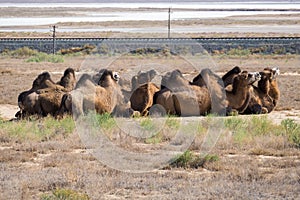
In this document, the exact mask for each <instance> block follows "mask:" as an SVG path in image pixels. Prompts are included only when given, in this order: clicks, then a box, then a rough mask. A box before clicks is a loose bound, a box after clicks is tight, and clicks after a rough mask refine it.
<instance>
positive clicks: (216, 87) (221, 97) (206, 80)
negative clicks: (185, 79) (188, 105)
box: [191, 68, 227, 115]
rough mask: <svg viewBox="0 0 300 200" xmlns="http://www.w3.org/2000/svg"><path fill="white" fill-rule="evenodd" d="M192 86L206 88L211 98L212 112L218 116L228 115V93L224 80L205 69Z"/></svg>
mask: <svg viewBox="0 0 300 200" xmlns="http://www.w3.org/2000/svg"><path fill="white" fill-rule="evenodd" d="M191 84H192V85H197V86H199V87H206V88H207V89H208V91H209V95H210V98H211V103H212V106H211V112H212V113H214V114H218V115H226V105H227V101H226V93H225V89H224V85H223V80H222V79H221V78H220V77H219V76H218V75H216V74H215V73H213V72H212V71H211V70H210V69H207V68H206V69H203V70H201V72H200V73H199V74H198V75H197V76H196V77H195V78H194V79H193V81H192V82H191Z"/></svg>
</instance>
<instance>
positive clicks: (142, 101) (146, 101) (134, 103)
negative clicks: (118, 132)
mask: <svg viewBox="0 0 300 200" xmlns="http://www.w3.org/2000/svg"><path fill="white" fill-rule="evenodd" d="M158 91H159V87H158V86H156V85H155V84H154V83H151V82H149V83H146V84H144V85H141V86H139V87H138V88H137V89H136V90H134V92H133V93H132V95H131V97H130V103H131V108H132V109H133V110H136V111H139V112H140V113H141V115H143V116H146V115H147V114H148V110H149V108H150V107H151V106H152V105H153V97H154V94H155V93H156V92H158Z"/></svg>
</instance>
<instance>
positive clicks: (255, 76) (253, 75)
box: [248, 72, 261, 85]
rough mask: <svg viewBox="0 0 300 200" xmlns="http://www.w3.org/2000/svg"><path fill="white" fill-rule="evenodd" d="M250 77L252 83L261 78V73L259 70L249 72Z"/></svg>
mask: <svg viewBox="0 0 300 200" xmlns="http://www.w3.org/2000/svg"><path fill="white" fill-rule="evenodd" d="M248 77H249V83H250V84H251V85H252V84H253V83H255V82H256V81H259V80H260V79H261V75H260V73H259V72H249V74H248Z"/></svg>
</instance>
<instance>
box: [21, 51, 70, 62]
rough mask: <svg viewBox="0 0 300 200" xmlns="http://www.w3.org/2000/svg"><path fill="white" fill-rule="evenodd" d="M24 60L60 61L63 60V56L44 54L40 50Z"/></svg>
mask: <svg viewBox="0 0 300 200" xmlns="http://www.w3.org/2000/svg"><path fill="white" fill-rule="evenodd" d="M26 62H37V63H39V62H51V63H62V62H64V58H63V56H61V55H53V54H46V53H43V52H40V53H38V54H36V55H34V56H32V57H30V58H29V59H27V60H26Z"/></svg>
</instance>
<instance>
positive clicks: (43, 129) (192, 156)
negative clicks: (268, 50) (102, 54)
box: [0, 7, 300, 200]
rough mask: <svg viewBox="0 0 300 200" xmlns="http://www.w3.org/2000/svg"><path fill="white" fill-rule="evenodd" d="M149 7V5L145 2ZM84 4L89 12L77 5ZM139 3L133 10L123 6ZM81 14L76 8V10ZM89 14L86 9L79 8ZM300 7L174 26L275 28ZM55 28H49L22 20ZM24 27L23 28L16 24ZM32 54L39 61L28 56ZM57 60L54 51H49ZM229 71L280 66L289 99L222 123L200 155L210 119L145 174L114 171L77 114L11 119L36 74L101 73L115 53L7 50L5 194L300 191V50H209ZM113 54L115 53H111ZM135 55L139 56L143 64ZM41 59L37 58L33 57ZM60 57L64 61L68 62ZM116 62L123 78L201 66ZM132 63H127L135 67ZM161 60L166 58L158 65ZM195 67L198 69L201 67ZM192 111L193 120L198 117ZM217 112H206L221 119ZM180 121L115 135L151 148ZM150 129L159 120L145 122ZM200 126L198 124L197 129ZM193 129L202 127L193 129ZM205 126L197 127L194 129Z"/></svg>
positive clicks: (0, 66)
mask: <svg viewBox="0 0 300 200" xmlns="http://www.w3.org/2000/svg"><path fill="white" fill-rule="evenodd" d="M80 9H81V10H79V9H78V8H68V10H66V8H43V9H40V10H39V11H37V10H36V8H13V7H11V8H0V17H10V16H14V17H23V16H27V17H53V16H61V17H65V16H69V15H72V16H75V15H76V16H78V17H80V16H81V15H83V13H84V12H99V13H102V12H109V11H115V12H119V11H120V10H117V9H113V10H111V9H109V8H80ZM141 9H144V10H145V11H148V8H139V10H141ZM78 11H81V12H78ZM122 11H134V9H128V10H124V9H123V10H122ZM76 13H77V14H76ZM80 13H81V14H80ZM299 18H300V16H299V14H290V15H278V16H264V15H261V16H235V17H227V18H224V19H206V20H188V21H186V20H181V21H180V20H178V21H175V20H174V21H172V27H183V28H184V27H193V26H204V27H205V26H212V25H217V26H220V27H222V26H223V25H228V26H236V27H239V26H243V25H248V26H256V25H265V26H269V25H270V26H276V25H282V24H283V25H291V26H295V25H296V26H297V25H299V22H300V21H299ZM166 24H167V22H166V21H160V22H158V21H144V22H142V23H141V22H140V21H137V22H135V21H126V22H124V21H123V22H97V23H95V22H90V23H80V22H77V23H67V22H66V23H59V24H57V25H58V26H59V27H64V28H70V29H72V28H97V27H100V28H113V27H118V28H130V27H135V28H136V27H138V28H139V27H161V28H166ZM45 27H46V28H49V27H48V25H47V26H46V25H45V26H40V27H39V26H35V27H29V26H28V27H17V28H20V29H22V28H26V29H27V28H45ZM12 28H16V27H12ZM57 36H58V37H109V38H111V37H135V38H136V37H166V34H163V33H125V32H112V31H108V32H63V31H59V32H58V35H57ZM171 36H172V37H188V38H189V37H249V36H256V37H260V36H276V37H278V36H298V37H299V33H272V32H269V33H268V34H265V33H241V32H240V33H238V32H232V33H222V32H215V33H214V32H208V33H172V35H171ZM0 37H49V33H40V32H0ZM29 59H30V60H31V62H28V61H29ZM51 59H52V58H51ZM210 59H211V60H212V62H213V63H214V64H215V66H216V67H214V68H213V70H214V71H215V72H216V73H217V74H219V75H222V74H223V73H225V72H226V71H228V70H230V69H231V68H232V67H234V66H236V65H238V66H240V67H241V68H242V69H244V70H248V71H259V70H262V69H263V68H264V67H279V68H280V71H281V75H280V76H279V77H278V84H279V89H280V91H281V98H280V100H279V105H278V106H277V108H276V110H275V111H273V112H272V113H270V114H268V115H261V116H236V117H227V118H225V119H224V121H223V122H224V129H222V133H221V135H220V137H219V139H218V140H217V143H216V144H215V145H213V148H212V149H211V151H209V152H208V154H207V155H206V156H200V155H201V153H203V152H202V146H201V145H202V143H203V140H204V137H205V131H206V130H207V127H205V123H204V125H203V127H202V126H201V127H200V128H199V127H198V128H199V132H197V134H196V135H195V138H194V140H193V143H192V144H191V145H190V147H189V149H188V150H187V151H185V152H184V154H182V155H178V156H176V157H174V158H178V160H177V161H175V162H172V163H170V164H168V165H166V166H164V167H162V168H158V169H156V170H154V171H151V172H146V173H129V172H124V171H118V170H116V169H113V168H111V167H109V166H107V165H105V164H103V163H101V161H99V160H98V159H97V158H96V156H95V155H93V154H91V153H90V151H91V150H92V149H91V148H90V147H88V146H86V145H85V144H84V143H83V141H82V140H81V139H80V137H79V133H78V129H76V125H75V123H74V120H73V119H72V118H71V117H66V118H64V119H62V120H55V119H53V118H52V117H46V118H44V119H31V120H21V121H8V120H9V119H11V118H12V117H13V116H14V114H15V112H16V111H17V110H18V107H17V96H18V94H19V93H20V92H22V91H24V90H27V89H30V87H31V84H32V81H33V80H34V79H35V77H36V76H37V75H38V74H40V73H41V72H43V71H49V72H50V74H51V76H52V79H53V80H55V81H58V80H59V78H60V77H61V75H62V73H63V71H64V70H65V69H66V68H68V67H72V68H74V69H75V70H76V72H77V73H76V75H79V72H80V71H81V70H84V69H95V70H96V71H97V70H99V69H100V68H102V67H105V66H107V64H108V61H106V62H101V59H100V61H99V62H94V61H95V60H88V59H87V57H86V56H84V55H80V54H76V55H66V56H63V57H60V56H59V57H57V58H54V60H56V61H58V62H53V59H52V60H50V61H52V62H45V61H40V60H38V59H36V58H30V56H28V55H27V56H26V55H24V56H20V55H4V54H1V55H0V94H1V97H0V200H2V199H3V200H7V199H43V200H54V199H300V124H299V123H300V92H299V85H300V79H299V78H300V68H299V66H300V56H299V55H242V56H239V55H228V54H218V55H211V57H210ZM108 60H109V59H108ZM136 60H138V61H139V64H137V62H136ZM32 61H38V62H32ZM60 61H61V62H60ZM112 63H113V64H112V65H110V66H111V67H112V68H113V69H115V70H117V71H119V72H120V75H121V77H122V76H125V77H126V78H130V77H131V76H132V75H134V72H136V70H133V68H139V67H140V65H141V64H142V65H144V66H146V67H151V66H155V64H157V63H159V64H160V65H162V66H166V65H167V64H168V65H169V66H170V68H168V69H164V70H171V69H174V68H179V69H180V70H182V71H183V73H184V74H185V75H187V76H189V77H193V76H194V75H195V74H197V73H198V72H197V71H195V70H194V69H192V70H191V68H190V66H189V65H188V62H185V61H183V60H180V59H177V58H174V57H172V56H171V57H149V58H147V57H139V56H135V57H132V58H124V59H120V60H114V61H113V62H112ZM128 66H129V67H128ZM156 67H158V68H159V65H156ZM193 70H194V71H193ZM98 117H99V118H100V120H99V121H100V123H101V124H102V126H104V127H105V128H106V129H107V130H111V129H112V130H114V128H115V127H116V124H115V122H114V120H113V119H112V118H110V117H109V116H104V117H102V116H98ZM199 119H200V118H194V119H191V120H195V121H197V120H199ZM213 119H214V118H213V117H207V118H201V120H202V121H204V122H206V120H207V121H210V120H211V121H213ZM177 120H178V118H177V119H172V118H170V119H167V120H166V124H165V126H164V127H165V129H164V130H163V131H161V132H159V133H158V134H157V135H154V136H152V137H150V138H147V139H136V138H133V137H130V136H126V134H117V135H108V137H109V138H110V140H111V141H112V142H113V143H114V144H116V146H119V147H121V148H124V149H126V150H128V151H134V152H145V151H148V150H149V149H151V148H157V145H161V144H166V143H168V142H169V141H170V139H171V137H172V133H173V132H174V131H176V130H177V129H178V126H179V124H178V122H177ZM143 126H145V128H151V123H148V122H147V119H146V120H145V123H143ZM191 128H193V127H191ZM193 130H194V129H193ZM196 130H197V131H198V129H196Z"/></svg>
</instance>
